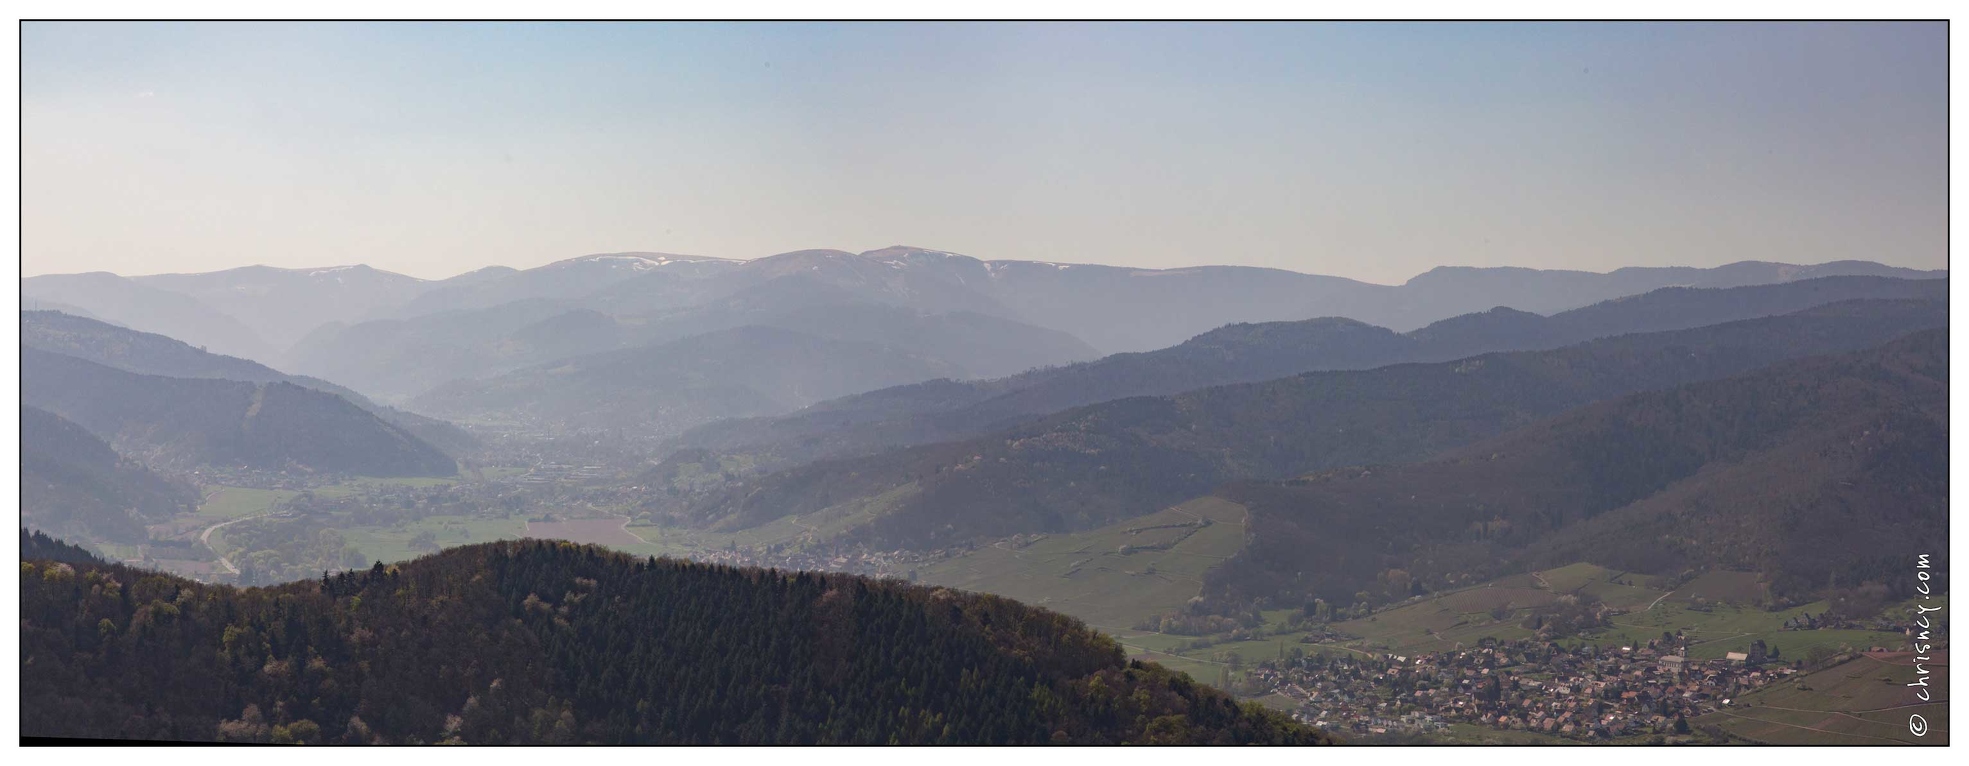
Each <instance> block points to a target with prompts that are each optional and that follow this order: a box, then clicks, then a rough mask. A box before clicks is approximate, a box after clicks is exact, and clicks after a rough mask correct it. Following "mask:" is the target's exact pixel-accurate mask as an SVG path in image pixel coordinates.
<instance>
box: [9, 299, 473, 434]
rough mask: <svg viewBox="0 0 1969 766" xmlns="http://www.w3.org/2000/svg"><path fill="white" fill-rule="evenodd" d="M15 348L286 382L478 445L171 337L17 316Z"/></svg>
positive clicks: (171, 372)
mask: <svg viewBox="0 0 1969 766" xmlns="http://www.w3.org/2000/svg"><path fill="white" fill-rule="evenodd" d="M21 346H23V347H25V348H35V349H40V350H42V351H50V352H53V353H57V354H62V355H64V356H72V357H75V358H77V359H82V360H86V361H90V362H95V363H96V364H100V365H104V366H107V367H115V368H116V369H119V370H124V371H126V372H134V373H139V374H142V375H162V376H165V377H170V378H223V379H225V380H241V381H246V382H249V383H272V382H276V381H278V382H283V383H292V384H294V385H297V386H301V387H302V388H312V389H315V390H317V391H323V392H327V393H330V394H334V395H336V396H340V397H342V398H344V399H347V400H349V403H351V404H354V405H355V406H357V407H361V408H362V409H364V410H368V411H369V412H370V413H372V414H374V415H376V417H379V418H382V419H383V421H384V422H387V423H389V424H390V425H394V426H396V427H398V428H401V429H403V430H405V431H408V432H410V433H411V434H412V435H414V436H416V437H417V438H419V439H423V440H424V441H427V442H430V443H431V445H432V446H435V447H437V448H439V449H442V450H445V451H447V452H451V453H453V454H458V453H461V452H466V451H469V450H471V449H473V448H475V447H477V446H478V440H477V439H475V438H474V437H473V436H472V435H471V434H468V433H466V432H465V430H464V429H462V428H459V427H457V426H455V425H452V424H450V423H446V422H444V421H442V420H437V419H434V418H427V417H424V416H422V415H416V414H412V413H409V412H405V411H403V410H400V409H397V408H395V407H388V406H384V405H381V404H377V403H375V402H373V401H370V400H369V398H368V397H365V396H363V395H362V394H359V393H356V392H355V391H353V390H350V389H348V388H346V387H344V386H340V385H336V384H334V383H330V382H328V381H325V380H321V379H320V378H310V377H308V376H305V375H288V374H287V373H284V372H281V371H279V370H275V369H273V368H271V367H267V366H266V365H263V364H260V363H259V362H255V361H252V360H250V359H241V358H238V357H232V356H225V355H222V354H214V353H210V352H207V351H206V350H204V349H201V348H194V347H192V346H191V344H188V343H184V342H182V341H179V340H177V339H174V338H167V337H165V336H162V335H158V334H156V333H148V332H139V331H137V330H132V329H130V328H128V327H119V326H117V325H113V324H109V323H107V322H101V321H97V320H94V319H89V318H86V317H79V316H75V315H72V314H67V313H63V312H60V311H23V312H21Z"/></svg>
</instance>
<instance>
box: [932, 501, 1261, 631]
mask: <svg viewBox="0 0 1969 766" xmlns="http://www.w3.org/2000/svg"><path fill="white" fill-rule="evenodd" d="M1245 516H1246V513H1245V510H1244V506H1241V505H1238V504H1236V503H1232V502H1229V501H1226V500H1222V499H1218V498H1202V499H1199V500H1192V501H1190V502H1187V503H1184V504H1182V505H1178V506H1175V507H1172V508H1165V509H1163V510H1161V511H1158V512H1156V513H1152V514H1149V515H1147V516H1142V517H1138V518H1134V519H1129V520H1128V521H1124V522H1120V523H1118V524H1112V525H1109V526H1106V527H1101V528H1099V529H1093V530H1089V531H1086V532H1076V533H1073V534H1061V535H1049V536H1047V537H1044V538H1042V539H1040V540H1039V541H1038V542H1031V543H1028V544H1026V545H1024V546H1023V547H1017V546H1015V545H1013V544H1012V543H1010V542H1000V543H998V544H995V545H992V546H990V547H983V548H979V549H977V550H975V551H971V552H969V553H966V554H964V555H962V556H958V557H955V558H952V559H949V560H946V561H941V562H938V563H936V564H933V565H931V566H929V567H926V568H924V569H922V570H920V571H919V573H918V577H919V579H920V581H922V582H925V583H930V584H935V585H944V586H949V587H952V588H961V589H963V590H971V591H982V592H985V593H996V594H998V595H1001V596H1007V597H1010V598H1015V599H1018V600H1020V601H1024V602H1026V603H1028V604H1032V605H1035V606H1043V607H1046V608H1048V609H1052V610H1054V611H1058V612H1063V613H1066V614H1070V615H1073V616H1075V617H1079V618H1080V619H1082V620H1085V621H1086V622H1087V624H1089V625H1092V626H1094V627H1096V628H1098V629H1100V630H1103V631H1106V632H1108V633H1114V634H1125V633H1131V632H1133V631H1132V628H1133V627H1134V625H1135V624H1137V623H1139V622H1141V621H1143V620H1146V619H1148V618H1150V617H1154V616H1157V615H1161V614H1165V613H1168V612H1172V611H1176V610H1178V609H1181V608H1183V606H1184V604H1186V603H1187V602H1188V601H1189V600H1190V599H1191V598H1194V597H1196V595H1197V594H1199V593H1201V592H1202V591H1203V573H1204V572H1205V571H1207V570H1209V569H1210V568H1212V567H1215V566H1217V565H1219V564H1221V563H1223V562H1224V560H1225V559H1228V558H1230V557H1231V556H1232V555H1233V554H1235V553H1237V551H1238V549H1239V548H1240V547H1242V546H1243V545H1244V520H1245Z"/></svg>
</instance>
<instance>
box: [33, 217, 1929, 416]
mask: <svg viewBox="0 0 1969 766" xmlns="http://www.w3.org/2000/svg"><path fill="white" fill-rule="evenodd" d="M1943 275H1944V273H1943V272H1923V271H1915V270H1910V269H1901V268H1893V267H1887V266H1882V265H1879V264H1875V263H1868V262H1862V261H1841V262H1835V263H1828V264H1821V265H1816V266H1793V265H1788V264H1774V263H1761V262H1742V263H1736V264H1731V265H1728V266H1722V267H1718V268H1714V269H1696V268H1629V269H1620V270H1617V271H1614V272H1611V273H1607V274H1594V273H1589V272H1574V271H1540V270H1531V269H1492V268H1485V269H1477V268H1448V267H1446V268H1439V269H1435V270H1432V271H1430V272H1428V273H1425V274H1422V275H1419V276H1417V277H1415V278H1414V279H1411V280H1409V281H1408V282H1407V283H1405V284H1403V285H1398V286H1386V285H1373V284H1368V283H1363V282H1357V281H1353V280H1348V279H1342V278H1337V277H1326V276H1317V275H1308V274H1299V273H1295V272H1289V271H1281V270H1277V269H1263V268H1251V267H1237V266H1205V267H1194V268H1184V269H1168V270H1154V269H1136V268H1124V267H1112V266H1094V265H1077V264H1055V263H1039V262H1028V261H985V260H979V259H976V258H972V257H969V256H964V255H957V254H953V253H947V252H942V251H936V250H928V249H923V248H914V247H900V246H899V247H891V248H884V249H881V250H874V251H869V252H865V253H859V254H857V253H849V252H845V251H838V250H803V251H797V252H792V253H784V254H781V255H775V256H770V257H766V258H758V259H754V260H750V261H735V260H725V259H719V258H709V257H701V256H679V255H668V254H660V253H609V254H601V255H592V256H583V257H580V258H572V259H568V260H565V261H560V262H556V263H553V264H549V265H546V266H541V267H538V268H533V269H525V270H514V269H507V268H503V267H492V268H487V269H481V270H478V271H474V272H470V273H467V274H461V275H459V276H456V277H452V278H450V279H445V280H418V279H414V278H411V277H406V276H402V275H398V274H391V273H389V272H384V271H379V270H376V269H372V268H369V267H367V266H360V265H358V266H344V267H330V268H317V269H274V268H268V267H259V266H256V267H247V268H240V269H231V270H227V271H221V272H212V273H208V274H167V275H155V276H144V277H119V276H116V275H111V274H102V273H96V274H79V275H53V276H40V277H31V278H27V279H24V280H22V283H21V289H22V295H23V297H24V299H26V300H27V301H28V305H29V307H32V306H33V304H34V301H48V302H50V305H49V306H48V307H49V308H70V309H74V311H75V312H82V313H86V314H89V315H92V316H95V317H97V318H101V319H103V320H105V321H109V322H114V323H117V324H121V325H125V326H129V327H133V328H136V329H140V330H144V331H149V332H157V333H161V334H164V335H168V336H170V337H173V338H177V339H179V340H182V341H185V342H187V343H190V344H193V345H196V346H201V347H206V348H209V349H211V350H213V351H216V352H218V353H222V354H227V355H232V356H240V357H245V358H250V359H255V360H259V361H262V362H268V363H273V364H274V365H275V366H278V367H282V368H284V369H292V370H294V371H296V372H299V373H303V374H308V375H314V376H318V377H322V378H326V379H329V380H334V381H336V382H338V383H341V384H343V385H348V386H352V387H354V388H356V389H357V390H360V391H363V392H364V393H365V394H367V395H369V396H372V397H379V398H383V399H385V400H390V401H401V400H403V399H407V398H408V397H411V396H414V395H416V394H419V393H422V392H424V391H427V390H430V389H431V388H434V387H436V386H438V385H440V384H443V383H446V382H449V381H450V380H453V379H456V378H475V377H486V376H492V375H498V374H504V373H506V372H511V371H513V370H516V369H520V368H523V367H526V366H529V365H533V364H542V363H546V362H551V361H555V360H556V359H560V358H565V357H569V356H577V355H580V354H585V353H595V352H600V351H606V350H610V349H611V348H619V347H632V346H637V345H649V344H653V343H659V342H664V341H669V340H676V339H678V338H679V337H680V336H679V335H677V334H676V333H679V332H683V331H684V330H685V329H686V328H698V329H697V331H698V332H709V331H714V330H720V329H731V328H732V327H736V326H740V325H736V324H732V322H734V321H736V322H742V323H743V322H751V321H766V320H767V317H766V316H765V315H763V314H760V313H758V311H756V310H755V311H754V312H753V313H752V314H749V315H748V314H745V313H744V312H736V313H735V312H733V311H732V310H731V307H729V306H726V307H722V308H721V307H719V306H717V305H714V304H716V303H717V302H719V301H723V300H727V299H732V298H734V297H735V296H740V295H742V294H744V293H747V292H748V291H754V290H762V289H763V290H766V291H767V294H770V295H789V294H796V293H802V292H812V290H811V289H809V288H811V287H812V286H814V285H821V286H825V287H826V288H828V294H829V295H830V297H829V299H828V300H830V301H832V302H833V303H835V304H836V305H839V304H856V305H860V304H877V305H885V306H891V307H899V308H905V309H912V310H915V311H917V312H927V313H933V314H977V315H984V316H990V317H996V318H998V319H1001V320H1006V321H1009V322H1016V323H1019V324H1022V325H1029V326H1032V327H1034V328H1043V329H1044V330H1050V331H1054V332H1058V333H1064V334H1065V335H1067V336H1071V337H1072V338H1073V339H1074V340H1073V341H1071V342H1070V343H1069V345H1072V346H1075V347H1078V346H1079V344H1081V343H1085V344H1086V345H1087V346H1088V347H1091V349H1092V350H1091V351H1080V352H1079V354H1080V355H1078V356H1074V357H1073V358H1072V359H1071V360H1069V361H1077V360H1080V359H1086V358H1093V357H1094V356H1098V355H1099V354H1102V353H1115V352H1124V351H1143V350H1149V349H1156V348H1162V347H1166V346H1170V345H1173V344H1176V343H1180V342H1182V341H1184V340H1185V339H1188V338H1190V337H1193V336H1195V335H1198V334H1200V333H1203V332H1206V331H1209V330H1212V329H1214V328H1217V327H1221V326H1223V325H1226V324H1232V323H1238V322H1273V321H1293V320H1301V319H1307V318H1312V317H1324V316H1332V317H1345V318H1351V319H1355V320H1358V321H1362V322H1366V323H1369V324H1373V325H1378V326H1383V327H1388V328H1391V329H1393V330H1396V331H1407V330H1411V329H1415V328H1419V327H1422V326H1424V325H1426V324H1429V323H1431V322H1434V321H1437V320H1441V319H1445V318H1448V317H1451V316H1456V315H1459V314H1466V313H1470V312H1475V311H1483V310H1486V309H1490V308H1492V307H1496V306H1510V307H1512V308H1515V309H1518V310H1521V311H1527V312H1532V313H1541V314H1544V313H1553V312H1558V311H1564V310H1567V309H1572V308H1577V307H1580V306H1585V305H1588V304H1592V303H1596V302H1599V301H1603V300H1607V299H1610V298H1616V297H1620V296H1625V295H1633V294H1638V293H1642V292H1647V291H1649V290H1654V289H1658V288H1662V287H1668V286H1689V287H1734V286H1745V285H1754V284H1772V283H1783V282H1792V281H1798V280H1804V279H1812V278H1816V277H1825V276H1886V277H1901V278H1933V277H1940V276H1943ZM780 280H790V281H793V282H796V283H798V284H800V285H804V286H805V287H802V288H801V289H797V290H795V289H785V290H777V291H776V292H775V290H774V288H771V287H767V286H768V285H771V284H773V283H775V282H778V281H780ZM808 307H809V308H812V307H814V306H813V304H811V303H810V304H809V305H808ZM754 308H755V309H769V308H772V307H771V306H770V305H768V304H761V303H755V304H754ZM574 312H592V313H597V314H602V315H606V316H608V317H611V318H614V319H616V320H617V326H616V327H615V328H614V329H610V328H608V327H606V326H601V327H600V328H599V329H600V331H601V332H600V334H590V333H587V332H585V331H586V330H588V329H591V328H590V325H591V324H593V323H594V319H593V316H592V315H580V314H577V317H579V316H587V318H586V319H580V318H574V319H557V317H559V315H562V314H569V313H574ZM72 313H73V312H72ZM446 317H450V318H446ZM541 322H546V323H547V324H546V325H545V326H543V327H539V328H533V329H532V330H530V331H529V332H521V330H522V328H526V327H528V326H529V325H533V324H535V323H541ZM584 323H586V324H584ZM608 338H614V339H615V340H616V342H617V345H616V346H608V345H606V343H605V340H606V339H608ZM356 350H362V351H365V352H367V353H366V354H355V353H353V352H354V351H356ZM362 357H374V358H375V360H370V359H366V358H365V359H361V360H360V361H358V359H359V358H362ZM953 361H957V362H959V363H960V364H961V363H963V362H965V361H967V360H953ZM972 361H975V360H972ZM993 361H994V362H996V363H995V364H992V363H979V364H963V366H964V368H965V370H966V372H967V374H969V375H972V376H984V377H988V376H992V375H1000V374H1005V373H1006V372H1009V371H1016V370H1009V371H1008V370H1006V369H1004V367H1003V364H1009V363H1014V362H1018V363H1023V362H1024V361H1026V360H1024V359H998V360H993ZM1045 363H1057V362H1042V364H1045Z"/></svg>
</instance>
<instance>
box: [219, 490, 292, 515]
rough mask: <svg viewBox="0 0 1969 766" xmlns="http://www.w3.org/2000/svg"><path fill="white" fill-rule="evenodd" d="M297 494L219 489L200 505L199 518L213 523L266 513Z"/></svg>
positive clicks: (287, 491)
mask: <svg viewBox="0 0 1969 766" xmlns="http://www.w3.org/2000/svg"><path fill="white" fill-rule="evenodd" d="M296 494H299V493H297V492H294V491H292V490H285V489H249V488H246V487H218V488H215V489H214V490H212V491H211V492H210V493H208V494H207V495H206V496H205V502H203V503H200V504H199V505H198V516H199V517H200V518H205V519H210V520H212V521H225V520H226V519H236V518H239V517H241V516H252V515H254V514H259V513H266V512H267V511H271V510H273V508H274V506H276V505H279V504H281V503H283V502H286V501H287V500H288V499H289V498H292V497H294V496H295V495H296Z"/></svg>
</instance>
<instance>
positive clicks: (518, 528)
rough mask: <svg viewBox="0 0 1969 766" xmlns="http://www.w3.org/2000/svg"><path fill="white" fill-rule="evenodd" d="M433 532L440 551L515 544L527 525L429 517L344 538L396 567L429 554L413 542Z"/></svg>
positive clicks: (352, 530)
mask: <svg viewBox="0 0 1969 766" xmlns="http://www.w3.org/2000/svg"><path fill="white" fill-rule="evenodd" d="M424 531H429V532H430V533H431V534H432V535H433V536H434V537H436V538H437V543H438V547H440V548H450V547H452V546H454V545H470V544H472V543H483V542H490V541H493V540H513V539H518V538H520V537H523V536H525V533H526V523H525V522H523V521H520V520H519V519H488V518H482V517H478V516H427V517H425V518H421V519H418V520H416V521H412V522H408V523H405V524H403V525H400V526H394V527H349V528H347V529H343V530H342V537H343V538H345V539H347V540H348V543H349V545H352V546H355V548H356V550H358V551H361V552H362V556H363V558H364V559H367V560H370V561H382V562H386V563H396V562H399V561H407V560H410V559H413V558H416V557H418V556H422V555H424V554H426V553H429V551H420V550H413V549H412V548H411V547H410V538H412V537H415V536H416V535H417V533H419V532H424Z"/></svg>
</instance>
